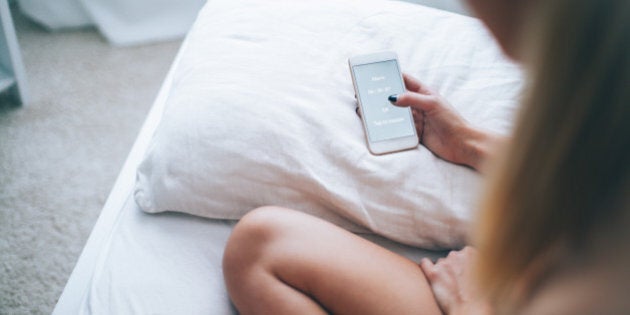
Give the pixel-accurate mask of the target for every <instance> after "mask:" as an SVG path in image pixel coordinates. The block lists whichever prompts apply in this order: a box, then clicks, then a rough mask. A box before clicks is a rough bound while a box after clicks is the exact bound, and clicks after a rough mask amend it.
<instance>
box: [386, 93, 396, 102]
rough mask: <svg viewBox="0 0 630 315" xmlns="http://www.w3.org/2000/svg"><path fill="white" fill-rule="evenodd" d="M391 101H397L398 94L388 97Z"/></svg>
mask: <svg viewBox="0 0 630 315" xmlns="http://www.w3.org/2000/svg"><path fill="white" fill-rule="evenodd" d="M387 99H388V100H389V101H390V102H391V103H396V101H397V100H398V94H392V95H390V96H389V97H388V98H387Z"/></svg>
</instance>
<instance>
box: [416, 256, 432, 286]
mask: <svg viewBox="0 0 630 315" xmlns="http://www.w3.org/2000/svg"><path fill="white" fill-rule="evenodd" d="M420 269H422V272H424V274H425V276H426V277H427V279H429V281H431V280H432V279H433V278H434V275H435V270H434V269H435V265H434V264H433V262H432V261H431V260H430V259H428V258H423V259H422V260H421V261H420Z"/></svg>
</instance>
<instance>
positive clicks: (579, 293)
mask: <svg viewBox="0 0 630 315" xmlns="http://www.w3.org/2000/svg"><path fill="white" fill-rule="evenodd" d="M469 4H470V6H471V7H472V8H473V10H474V11H475V13H476V14H477V16H479V17H480V18H481V19H482V20H483V21H484V23H485V24H486V26H487V27H488V28H489V29H490V31H491V32H492V34H493V35H494V37H495V38H496V39H497V41H498V42H499V44H500V45H501V47H502V49H503V50H504V52H505V53H506V54H507V55H508V56H510V57H511V58H513V59H515V60H517V61H520V62H522V63H523V64H524V65H525V67H526V69H527V73H528V78H529V86H528V89H527V91H526V95H525V98H524V100H523V104H522V112H521V113H520V116H519V119H518V122H517V127H516V130H515V133H514V135H513V136H512V137H511V139H510V140H509V141H505V142H506V144H505V145H500V143H501V142H502V141H501V140H499V139H498V138H497V137H495V136H492V135H490V134H488V133H485V132H483V131H481V130H479V129H475V128H474V127H473V126H470V125H469V124H468V123H467V122H466V121H465V120H463V119H462V118H461V117H460V116H458V115H457V113H455V112H454V111H453V110H452V109H451V108H450V107H449V106H448V105H447V103H446V102H445V101H444V100H442V99H440V98H439V96H437V95H436V94H434V93H432V92H431V91H430V90H429V89H428V88H426V87H425V86H423V85H422V84H421V83H420V82H418V81H416V80H415V79H413V78H411V77H409V76H406V77H405V83H406V87H407V90H408V92H406V93H404V94H401V95H395V96H392V97H391V98H390V100H391V101H392V102H393V103H394V104H395V105H399V106H410V107H412V108H413V111H414V113H415V116H416V124H417V128H418V132H419V134H420V135H421V142H422V144H423V145H424V146H426V147H427V148H428V149H429V150H431V151H433V153H435V154H436V155H438V156H440V157H441V158H443V159H445V160H448V161H451V162H453V163H458V164H465V165H469V166H471V167H473V168H475V169H477V170H480V169H481V168H482V167H483V168H484V169H483V173H488V175H487V176H488V184H487V189H486V193H485V197H484V198H483V202H482V209H483V210H482V213H481V218H480V220H479V222H478V224H477V226H476V232H475V234H474V235H473V238H472V240H473V244H474V245H475V247H476V248H477V249H476V250H475V249H471V248H470V247H467V248H465V249H464V250H462V251H459V252H452V253H451V254H449V255H448V257H446V258H443V259H440V260H438V262H437V263H435V264H433V263H432V262H430V261H428V260H423V261H422V262H421V264H420V268H419V267H418V265H417V264H416V263H414V262H412V261H410V260H408V259H406V258H404V257H401V256H398V255H396V254H394V253H391V252H389V251H388V250H386V249H384V248H381V247H379V246H377V245H374V244H372V243H370V242H368V241H365V240H363V239H362V238H359V237H357V236H355V235H353V234H352V233H348V232H346V231H344V230H342V229H339V228H337V227H335V226H334V225H332V224H329V223H326V222H324V221H322V220H319V219H316V218H313V217H310V216H308V215H305V214H302V213H298V212H294V211H291V210H287V209H281V208H277V207H266V208H261V209H257V210H254V211H253V212H251V213H250V214H248V215H247V216H245V217H244V218H243V219H242V220H241V222H240V223H239V224H238V225H237V226H236V228H235V229H234V232H233V234H232V236H231V238H230V240H229V242H228V245H227V248H226V252H225V256H224V264H223V265H224V274H225V279H226V284H227V288H228V291H229V293H230V296H231V298H232V301H233V302H234V304H235V306H236V308H237V309H238V310H239V311H240V312H241V313H242V314H252V313H256V314H326V313H328V312H332V313H335V314H440V313H441V312H444V313H448V314H489V313H506V314H515V313H525V314H624V313H626V314H627V313H630V301H629V300H630V299H628V298H627V297H626V295H627V292H629V289H630V285H629V284H630V267H627V266H630V250H629V249H630V232H629V230H630V229H626V228H625V227H630V168H629V167H628V163H630V110H629V106H630V96H629V93H630V88H629V87H630V85H629V82H630V78H629V74H630V68H629V67H630V64H629V62H628V58H629V56H630V47H629V45H630V41H629V40H628V36H629V34H630V1H626V0H598V1H594V0H554V1H543V0H520V1H507V0H503V1H501V0H469ZM488 160H492V161H493V163H487V161H488ZM484 165H485V166H484ZM490 166H492V167H490ZM393 189H395V188H393Z"/></svg>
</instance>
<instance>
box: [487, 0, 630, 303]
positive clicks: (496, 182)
mask: <svg viewBox="0 0 630 315" xmlns="http://www.w3.org/2000/svg"><path fill="white" fill-rule="evenodd" d="M528 21H529V23H528V27H526V31H525V33H526V34H524V35H523V38H524V41H523V42H522V44H521V47H522V48H524V49H522V50H521V51H522V52H523V58H524V61H525V64H526V65H527V67H528V69H527V70H528V80H529V82H528V88H527V90H526V93H525V96H524V99H523V103H522V108H521V112H520V115H519V118H518V121H517V124H516V129H515V134H514V136H513V138H512V140H511V142H510V144H509V146H508V147H507V148H505V152H504V153H503V154H501V157H500V158H499V159H500V161H499V162H498V163H495V164H496V167H495V168H494V170H492V172H491V175H490V179H489V182H488V185H487V187H486V194H485V195H484V198H483V200H482V204H481V206H482V210H481V211H482V212H481V218H480V221H479V224H478V225H477V230H476V234H475V243H476V246H477V247H478V248H479V251H480V261H479V264H478V275H479V280H480V283H481V284H482V286H483V287H484V289H485V292H488V294H489V297H490V298H491V300H493V301H494V302H495V303H499V302H501V303H504V304H505V303H507V304H510V303H511V304H512V305H514V303H518V301H519V299H520V298H516V296H517V293H518V292H516V291H517V290H519V289H522V288H519V287H518V286H517V284H523V283H529V284H528V285H527V289H525V291H529V293H531V291H532V290H533V288H534V287H535V285H536V283H535V282H536V281H538V280H541V278H544V276H543V275H544V273H545V272H546V271H549V270H550V268H552V267H553V265H554V264H555V263H557V261H558V257H560V256H563V255H566V254H569V255H571V254H579V253H581V252H582V251H583V250H584V249H585V248H586V247H587V246H588V245H589V242H590V241H591V239H592V237H593V235H594V233H595V232H596V230H598V231H599V229H601V227H602V226H605V225H606V224H611V223H612V222H614V221H615V220H616V219H618V218H620V217H621V216H623V212H628V211H629V210H630V205H629V204H628V198H627V196H626V197H624V196H625V195H627V194H630V191H629V188H630V185H629V182H630V180H629V178H630V176H629V175H630V174H629V173H630V172H629V168H628V164H629V163H630V111H629V106H630V97H629V93H630V78H629V73H630V68H629V67H630V64H629V62H628V58H629V56H630V48H629V45H630V41H629V36H630V1H625V0H598V1H593V0H553V1H537V3H536V4H535V6H534V7H533V8H532V9H531V11H530V14H529V17H528ZM559 250H562V251H563V252H562V253H560V254H559V252H558V251H559ZM526 278H530V279H526ZM531 278H534V279H531ZM530 280H533V282H531V281H530ZM518 296H521V295H520V294H518ZM506 301H509V302H506ZM521 302H522V301H521Z"/></svg>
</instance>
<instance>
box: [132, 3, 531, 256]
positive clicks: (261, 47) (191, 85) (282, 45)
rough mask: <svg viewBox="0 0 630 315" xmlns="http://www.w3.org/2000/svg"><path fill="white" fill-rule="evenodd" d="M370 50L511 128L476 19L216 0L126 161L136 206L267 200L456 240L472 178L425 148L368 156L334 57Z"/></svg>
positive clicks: (509, 88) (470, 209)
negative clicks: (145, 139) (393, 56)
mask: <svg viewBox="0 0 630 315" xmlns="http://www.w3.org/2000/svg"><path fill="white" fill-rule="evenodd" d="M379 50H394V51H397V52H398V54H399V58H400V61H401V66H402V68H403V69H404V71H406V72H408V73H410V74H412V75H414V76H415V77H417V78H419V79H420V80H422V81H423V82H425V83H426V84H427V85H429V86H430V87H432V88H434V89H435V90H436V91H438V92H440V93H441V94H443V95H444V96H445V97H446V98H447V99H449V100H450V101H451V102H452V103H453V105H454V106H455V107H456V108H457V109H458V110H459V111H460V112H461V113H462V115H463V116H464V117H466V118H467V119H469V120H470V121H471V122H472V123H473V124H475V125H479V126H483V127H485V128H487V129H492V130H494V131H497V132H503V133H505V132H507V131H508V130H509V127H510V124H511V117H512V113H513V111H514V108H515V104H516V103H517V95H518V92H519V88H520V79H521V77H520V73H519V70H518V69H517V67H515V66H514V65H513V64H511V63H509V62H507V61H506V60H505V59H504V58H503V57H502V56H501V54H500V52H499V50H498V49H497V46H496V45H495V44H494V43H493V42H492V40H491V38H490V37H489V35H488V34H487V33H486V31H485V29H484V28H483V27H482V25H481V24H480V23H479V22H478V21H477V20H475V19H472V18H468V17H464V16H460V15H456V14H453V13H448V12H443V11H438V10H435V9H429V8H425V7H421V6H417V5H412V4H408V3H402V2H397V1H384V0H383V1H378V0H374V1H369V0H360V1H359V0H355V1H335V0H329V1H308V0H302V1H293V0H292V1H255V0H213V1H209V2H208V4H207V5H206V6H205V8H204V9H203V10H202V12H201V13H200V15H199V17H198V20H197V22H196V23H195V25H194V27H193V28H192V30H191V32H190V33H189V36H188V42H187V47H186V49H185V51H183V55H182V59H181V62H180V64H179V66H178V69H177V70H176V72H175V77H174V84H173V87H172V90H171V91H170V95H169V98H168V102H167V105H166V109H165V112H164V116H163V118H162V121H161V123H160V125H159V127H158V129H157V131H156V133H155V135H154V137H153V139H152V144H151V146H150V149H149V151H148V153H147V155H146V158H145V160H144V161H143V163H142V164H141V166H140V167H139V169H138V180H137V184H136V190H135V198H136V201H137V203H138V205H139V206H140V207H141V208H142V209H143V210H144V211H146V212H162V211H180V212H186V213H190V214H194V215H199V216H204V217H209V218H219V219H238V218H240V217H241V216H243V215H244V214H245V213H247V212H248V211H249V210H251V209H253V208H256V207H259V206H263V205H279V206H285V207H289V208H294V209H298V210H302V211H305V212H308V213H311V214H315V215H317V216H320V217H323V218H325V219H327V220H330V221H332V222H334V223H336V224H338V225H341V226H343V227H346V228H349V229H351V230H353V231H365V228H367V229H368V230H370V231H373V232H375V233H378V234H381V235H384V236H386V237H389V238H391V239H393V240H396V241H400V242H403V243H407V244H410V245H416V246H423V247H427V248H444V247H455V246H460V245H462V244H463V243H464V241H465V234H466V228H467V226H468V225H469V222H470V220H471V217H472V216H473V214H474V210H475V208H476V194H477V192H478V186H479V184H480V181H479V177H478V175H477V174H476V173H475V172H474V171H472V170H470V169H468V168H465V167H461V166H457V165H453V164H450V163H447V162H445V161H443V160H441V159H439V158H437V157H435V156H434V155H433V154H432V153H431V152H429V151H428V150H427V149H426V148H425V147H423V146H419V147H418V148H417V149H415V150H412V151H406V152H401V153H395V154H389V155H384V156H373V155H371V154H370V153H369V152H368V150H367V147H366V144H365V140H364V136H363V130H362V127H361V122H360V119H359V118H358V117H357V115H356V114H355V100H354V93H353V89H352V83H351V78H350V72H349V70H348V66H347V58H348V57H349V56H352V55H354V54H360V53H368V52H373V51H379Z"/></svg>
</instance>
